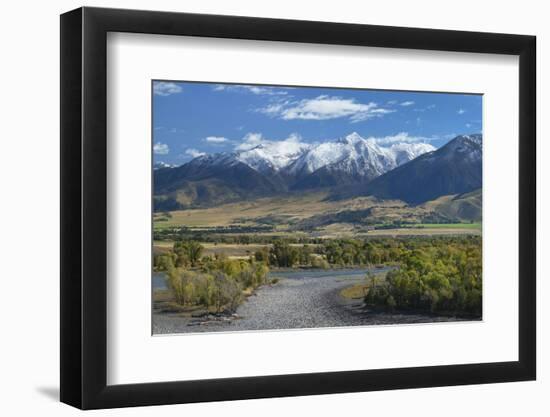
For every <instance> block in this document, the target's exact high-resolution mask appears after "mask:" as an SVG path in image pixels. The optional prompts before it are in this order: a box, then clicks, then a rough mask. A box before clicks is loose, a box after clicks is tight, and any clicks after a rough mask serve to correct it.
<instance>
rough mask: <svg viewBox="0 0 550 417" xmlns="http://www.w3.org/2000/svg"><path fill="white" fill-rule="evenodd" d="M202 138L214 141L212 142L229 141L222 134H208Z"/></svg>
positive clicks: (210, 141) (209, 141)
mask: <svg viewBox="0 0 550 417" xmlns="http://www.w3.org/2000/svg"><path fill="white" fill-rule="evenodd" d="M204 140H205V141H206V142H208V143H214V144H220V143H225V142H229V139H227V138H224V137H223V136H208V137H206V138H204Z"/></svg>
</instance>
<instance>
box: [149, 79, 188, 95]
mask: <svg viewBox="0 0 550 417" xmlns="http://www.w3.org/2000/svg"><path fill="white" fill-rule="evenodd" d="M182 91H183V88H182V87H181V85H178V84H176V83H170V82H165V81H155V83H154V84H153V94H155V95H157V96H169V95H172V94H178V93H181V92H182Z"/></svg>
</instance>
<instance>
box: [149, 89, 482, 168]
mask: <svg viewBox="0 0 550 417" xmlns="http://www.w3.org/2000/svg"><path fill="white" fill-rule="evenodd" d="M481 123H482V96H480V95H467V94H446V93H418V92H403V91H383V90H353V89H340V88H312V87H273V86H264V85H244V84H219V83H196V82H175V81H169V82H168V81H153V143H154V145H153V153H154V161H155V162H161V161H162V162H165V163H168V164H175V165H181V164H183V163H185V162H187V161H189V160H191V159H192V158H193V157H195V156H198V155H201V154H204V153H207V154H208V153H216V152H229V151H233V150H234V149H243V148H246V147H250V146H253V145H255V144H259V143H261V142H262V141H264V140H265V141H282V140H288V139H289V138H290V139H291V140H300V141H303V142H307V143H315V142H324V141H334V140H336V139H338V138H341V137H344V136H346V135H348V134H350V133H352V132H357V133H359V134H360V135H361V136H363V137H364V138H375V139H376V140H377V141H378V143H379V144H380V145H381V146H384V145H386V144H390V143H394V142H398V141H407V142H428V143H431V144H432V145H433V146H435V147H441V146H442V145H444V144H445V143H447V142H448V141H449V140H450V139H452V138H454V137H455V136H457V135H459V134H469V133H481V131H482V126H481Z"/></svg>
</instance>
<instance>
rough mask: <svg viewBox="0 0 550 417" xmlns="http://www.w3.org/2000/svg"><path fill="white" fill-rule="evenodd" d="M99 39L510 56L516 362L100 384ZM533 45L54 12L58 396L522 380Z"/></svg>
mask: <svg viewBox="0 0 550 417" xmlns="http://www.w3.org/2000/svg"><path fill="white" fill-rule="evenodd" d="M108 32H131V33H146V34H162V35H174V36H179V35H185V36H198V37H213V38H235V39H254V40H266V41H285V42H305V43H319V44H333V45H356V46H370V47H382V48H402V49H420V50H440V51H456V52H476V53H490V54H507V55H517V56H519V103H518V112H519V132H518V134H519V138H520V140H519V155H518V158H519V271H518V272H519V278H520V279H519V293H518V299H519V329H518V331H519V358H518V361H513V362H497V363H477V364H467V365H445V366H427V367H426V366H424V367H412V368H397V369H376V370H357V371H345V372H327V373H310V374H293V375H274V376H257V377H240V378H228V379H227V378H226V379H209V380H199V381H177V382H162V383H142V384H132V385H113V386H109V385H107V383H106V381H107V334H106V329H107V304H106V300H107V285H106V279H107V273H106V271H107V262H106V260H107V251H106V243H107V181H108V178H107V139H106V137H107V135H106V128H107V111H106V93H107V87H106V86H107V73H106V59H107V57H106V46H107V33H108ZM535 45H536V38H535V37H534V36H524V35H510V34H495V33H481V32H461V31H449V30H432V29H416V28H403V27H387V26H371V25H358V24H341V23H324V22H312V21H295V20H279V19H265V18H251V17H234V16H217V15H200V14H186V13H170V12H154V11H136V10H120V9H102V8H88V7H84V8H79V9H77V10H73V11H70V12H68V13H65V14H63V15H62V16H61V54H60V56H61V310H60V315H61V401H62V402H64V403H67V404H70V405H72V406H75V407H78V408H82V409H96V408H112V407H125V406H144V405H157V404H174V403H191V402H202V401H220V400H238V399H251V398H267V397H283V396H299V395H314V394H329V393H344V392H357V391H376V390H388V389H402V388H421V387H435V386H451V385H464V384H482V383H496V382H507V381H526V380H534V379H535V377H536V297H535V292H536V275H535V274H536V259H535V257H536V145H535V139H536V138H535V133H536V132H535V123H536V120H535V117H536V116H535V114H536V112H535V109H536V91H535V87H536V81H535V80H536V77H535V75H536V72H535V71H536V70H535V67H536V65H535V62H536V56H535V54H536V52H535V51H536V47H535Z"/></svg>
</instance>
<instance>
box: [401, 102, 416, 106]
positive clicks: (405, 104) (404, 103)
mask: <svg viewBox="0 0 550 417" xmlns="http://www.w3.org/2000/svg"><path fill="white" fill-rule="evenodd" d="M413 104H414V101H403V102H402V103H401V106H404V107H408V106H412V105H413Z"/></svg>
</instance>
